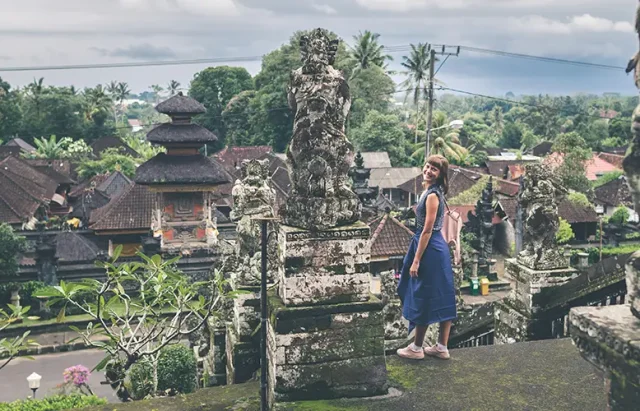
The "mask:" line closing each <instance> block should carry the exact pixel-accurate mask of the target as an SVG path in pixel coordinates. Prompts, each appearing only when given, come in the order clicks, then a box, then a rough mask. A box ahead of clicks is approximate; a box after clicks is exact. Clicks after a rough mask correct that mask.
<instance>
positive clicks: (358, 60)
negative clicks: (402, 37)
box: [349, 30, 393, 78]
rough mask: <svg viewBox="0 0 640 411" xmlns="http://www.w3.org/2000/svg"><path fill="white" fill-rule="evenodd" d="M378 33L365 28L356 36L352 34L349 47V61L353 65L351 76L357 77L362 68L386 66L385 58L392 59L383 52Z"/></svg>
mask: <svg viewBox="0 0 640 411" xmlns="http://www.w3.org/2000/svg"><path fill="white" fill-rule="evenodd" d="M379 38H380V35H379V34H378V33H372V32H370V31H369V30H365V32H364V33H362V32H360V33H358V35H357V36H353V39H354V41H355V45H354V47H349V63H351V64H352V65H353V66H355V67H354V69H353V72H352V74H351V78H355V77H358V76H359V75H360V74H361V71H362V70H367V69H369V68H371V67H379V68H381V69H384V68H386V66H387V63H386V62H387V60H393V57H391V56H390V55H388V54H384V46H383V45H381V44H379V43H378V39H379Z"/></svg>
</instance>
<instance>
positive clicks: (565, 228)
mask: <svg viewBox="0 0 640 411" xmlns="http://www.w3.org/2000/svg"><path fill="white" fill-rule="evenodd" d="M575 237H576V235H575V234H574V232H573V229H572V228H571V224H569V223H568V222H567V220H565V219H564V218H562V217H560V227H558V232H557V233H556V240H557V241H558V244H566V243H568V242H569V241H571V240H573V239H574V238H575Z"/></svg>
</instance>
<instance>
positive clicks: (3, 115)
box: [0, 77, 22, 140]
mask: <svg viewBox="0 0 640 411" xmlns="http://www.w3.org/2000/svg"><path fill="white" fill-rule="evenodd" d="M21 126H22V109H21V107H20V94H19V93H18V92H15V91H12V90H11V85H10V84H9V83H7V82H6V81H3V80H2V77H0V140H7V139H9V138H10V137H11V136H15V135H17V134H18V133H19V130H20V127H21Z"/></svg>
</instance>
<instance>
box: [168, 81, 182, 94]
mask: <svg viewBox="0 0 640 411" xmlns="http://www.w3.org/2000/svg"><path fill="white" fill-rule="evenodd" d="M179 89H180V83H179V82H178V81H176V80H171V81H170V82H169V84H168V85H167V91H169V97H172V96H175V95H176V93H177V92H178V90H179Z"/></svg>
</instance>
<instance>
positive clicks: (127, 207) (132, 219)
mask: <svg viewBox="0 0 640 411" xmlns="http://www.w3.org/2000/svg"><path fill="white" fill-rule="evenodd" d="M155 199H156V195H155V193H153V192H151V191H149V188H148V187H147V186H143V185H138V184H134V185H132V186H130V187H128V188H127V189H126V190H125V191H124V192H123V193H122V194H120V195H119V196H118V197H116V198H114V199H112V200H111V201H110V202H109V204H107V205H106V206H104V207H101V208H99V209H97V210H95V211H94V212H93V213H92V215H91V220H92V221H91V228H92V229H93V230H96V231H103V230H149V229H151V216H152V214H153V209H154V204H155Z"/></svg>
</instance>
